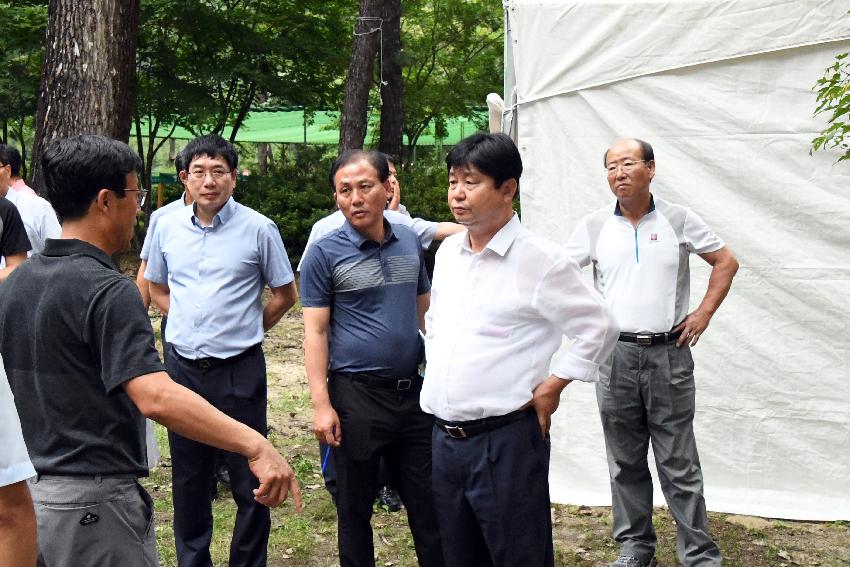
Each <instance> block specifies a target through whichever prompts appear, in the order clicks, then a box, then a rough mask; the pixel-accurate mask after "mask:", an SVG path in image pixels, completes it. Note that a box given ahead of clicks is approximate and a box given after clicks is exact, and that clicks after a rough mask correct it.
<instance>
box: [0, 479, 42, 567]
mask: <svg viewBox="0 0 850 567" xmlns="http://www.w3.org/2000/svg"><path fill="white" fill-rule="evenodd" d="M35 534H36V527H35V511H34V509H33V505H32V499H31V498H30V493H29V489H28V488H27V483H26V481H21V482H17V483H15V484H12V485H9V486H4V487H2V488H0V567H19V566H28V567H31V566H33V565H35V558H36V535H35Z"/></svg>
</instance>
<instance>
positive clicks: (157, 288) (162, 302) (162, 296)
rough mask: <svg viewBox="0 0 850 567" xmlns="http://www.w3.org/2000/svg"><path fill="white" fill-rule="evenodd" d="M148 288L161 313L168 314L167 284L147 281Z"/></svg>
mask: <svg viewBox="0 0 850 567" xmlns="http://www.w3.org/2000/svg"><path fill="white" fill-rule="evenodd" d="M145 281H147V280H145ZM148 290H149V293H150V297H151V301H153V303H154V305H156V306H157V308H159V310H160V311H162V313H163V315H168V311H169V309H170V308H171V290H169V289H168V286H167V285H163V284H157V283H153V282H150V281H149V282H148Z"/></svg>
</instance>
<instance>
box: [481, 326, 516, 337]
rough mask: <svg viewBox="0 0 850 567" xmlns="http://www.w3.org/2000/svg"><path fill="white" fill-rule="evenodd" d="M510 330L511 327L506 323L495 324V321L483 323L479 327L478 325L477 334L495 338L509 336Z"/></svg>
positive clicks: (511, 329) (511, 330)
mask: <svg viewBox="0 0 850 567" xmlns="http://www.w3.org/2000/svg"><path fill="white" fill-rule="evenodd" d="M512 332H513V327H511V326H508V325H497V324H495V323H483V324H482V325H481V326H480V327H478V334H479V335H483V336H485V337H493V338H497V339H507V338H510V336H511V333H512Z"/></svg>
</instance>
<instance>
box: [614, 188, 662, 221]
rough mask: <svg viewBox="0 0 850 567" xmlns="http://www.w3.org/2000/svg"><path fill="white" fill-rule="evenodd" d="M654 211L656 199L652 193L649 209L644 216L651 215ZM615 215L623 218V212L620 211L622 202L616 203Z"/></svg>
mask: <svg viewBox="0 0 850 567" xmlns="http://www.w3.org/2000/svg"><path fill="white" fill-rule="evenodd" d="M654 210H655V197H653V196H652V193H650V194H649V208H648V209H647V210H646V212H645V213H644V214H645V215H648V214H649V213H651V212H652V211H654ZM614 214H615V215H616V216H618V217H621V216H623V211H621V210H620V201H615V202H614Z"/></svg>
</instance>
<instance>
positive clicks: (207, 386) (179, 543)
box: [166, 347, 271, 567]
mask: <svg viewBox="0 0 850 567" xmlns="http://www.w3.org/2000/svg"><path fill="white" fill-rule="evenodd" d="M252 348H253V349H255V352H252V353H251V354H249V355H247V356H245V357H243V358H241V359H239V360H237V361H235V362H233V363H226V364H222V365H220V366H214V367H212V368H208V369H206V370H204V369H201V368H198V367H197V366H195V365H193V364H191V363H190V362H187V361H186V360H184V359H182V358H181V357H180V356H179V355H178V354H177V353H176V352H175V351H174V349H173V347H172V350H171V352H170V353H169V356H168V357H167V358H166V367H167V369H168V373H169V374H170V375H171V377H172V378H173V379H174V380H175V381H176V382H177V383H179V384H182V385H183V386H186V387H187V388H189V389H190V390H193V391H194V392H197V393H198V394H200V395H201V396H202V397H203V398H204V399H206V400H207V401H208V402H210V403H211V404H212V405H214V406H215V407H217V408H218V409H220V410H221V411H222V412H224V413H225V414H227V415H228V416H230V417H232V418H233V419H235V420H237V421H240V422H242V423H244V424H246V425H248V426H249V427H251V428H253V429H255V430H256V431H258V432H260V433H261V434H263V435H266V431H267V425H266V360H265V357H264V356H263V351H262V349H261V348H259V347H252ZM168 441H169V443H170V444H171V467H172V468H171V478H172V490H173V492H172V498H173V502H174V539H175V542H176V548H177V560H178V563H179V565H180V567H208V566H211V565H212V562H211V560H210V552H209V547H210V539H211V537H212V527H213V518H212V506H211V502H210V497H211V495H210V483H211V482H212V479H213V475H214V474H215V468H214V467H215V454H216V452H217V451H218V449H215V448H213V447H210V446H209V445H203V444H201V443H197V442H195V441H191V440H189V439H186V438H185V437H182V436H180V435H177V434H175V433H172V432H171V431H169V432H168ZM223 454H224V455H225V464H226V466H227V470H228V472H229V473H230V489H231V493H232V495H233V500H234V501H235V502H236V507H237V512H236V525H235V526H234V528H233V537H232V539H231V543H230V563H229V564H230V566H231V567H236V566H245V567H248V566H252V567H258V566H264V565H266V558H267V547H268V538H269V529H270V525H271V523H270V516H269V509H268V508H267V507H265V506H263V505H262V504H259V503H257V502H256V501H255V500H254V494H253V492H252V491H253V489H255V488H257V487H258V486H259V482H258V481H257V479H256V477H254V475H253V474H252V473H251V471H250V469H249V468H248V461H247V460H246V459H245V457H243V456H241V455H238V454H236V453H230V452H224V453H223Z"/></svg>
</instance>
